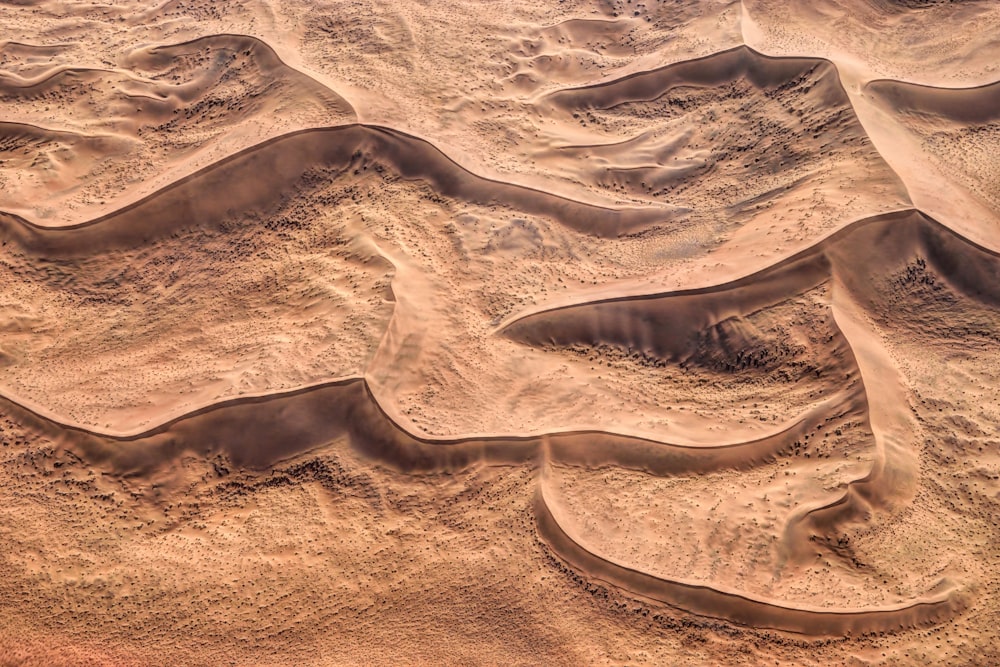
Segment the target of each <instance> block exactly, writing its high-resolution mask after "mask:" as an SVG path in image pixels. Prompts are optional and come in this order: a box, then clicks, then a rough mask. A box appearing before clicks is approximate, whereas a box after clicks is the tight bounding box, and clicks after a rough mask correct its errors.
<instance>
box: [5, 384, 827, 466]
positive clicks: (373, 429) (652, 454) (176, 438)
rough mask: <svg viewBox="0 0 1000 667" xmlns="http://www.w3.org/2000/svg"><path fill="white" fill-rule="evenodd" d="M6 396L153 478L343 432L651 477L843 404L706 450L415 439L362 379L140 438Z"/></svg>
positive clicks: (723, 462) (407, 456)
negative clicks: (179, 463)
mask: <svg viewBox="0 0 1000 667" xmlns="http://www.w3.org/2000/svg"><path fill="white" fill-rule="evenodd" d="M0 400H2V402H3V409H4V412H5V413H6V414H7V415H9V416H11V417H13V418H15V419H17V420H19V421H21V422H23V423H25V424H30V425H31V427H32V428H34V429H36V430H38V431H39V432H40V433H44V434H45V435H47V436H48V437H49V438H51V439H53V440H54V441H57V442H60V443H62V444H63V445H64V446H66V447H69V448H71V449H72V450H74V451H77V452H79V454H80V455H81V456H84V457H86V459H87V460H90V461H93V462H94V463H96V464H100V465H102V466H107V467H108V468H109V469H111V470H113V471H114V472H115V473H116V474H121V475H149V474H152V473H154V472H155V471H157V470H158V469H160V468H162V467H164V466H167V465H169V464H170V462H172V461H175V460H176V459H177V458H178V457H180V456H181V455H183V454H185V453H188V454H194V455H197V456H200V457H206V458H208V457H211V456H214V455H218V454H223V455H225V457H226V458H227V459H229V460H230V461H232V462H233V463H234V464H235V465H237V466H245V467H249V468H253V469H266V468H268V467H271V466H274V465H276V464H277V463H279V462H281V461H284V460H286V459H289V458H293V457H294V456H295V455H296V454H300V453H302V452H306V451H309V450H314V449H316V448H319V447H323V446H325V445H327V444H329V443H333V442H336V441H338V440H340V439H341V438H344V437H346V438H347V439H348V441H349V442H350V444H351V446H352V447H354V448H355V449H356V450H358V451H359V452H360V453H362V454H364V455H365V456H367V457H370V458H372V459H374V460H377V461H379V462H381V463H383V464H385V465H388V466H390V467H392V468H394V469H397V470H400V471H404V472H410V473H427V472H439V471H448V472H456V471H462V470H465V469H468V468H470V467H471V466H474V465H477V464H488V465H509V464H514V463H525V462H530V461H533V460H538V459H539V458H540V457H542V456H543V452H544V455H545V458H546V459H547V460H552V461H555V462H558V463H561V464H571V465H584V466H597V467H600V466H608V465H614V466H620V467H627V468H632V469H637V470H643V471H645V472H648V473H650V474H655V475H676V474H686V473H696V472H702V473H703V472H709V471H712V470H718V469H722V468H743V467H747V466H752V465H754V464H755V463H760V462H764V461H768V460H773V459H774V458H775V457H777V456H780V455H782V454H784V453H787V452H788V451H789V450H790V449H791V448H792V447H793V445H794V443H795V441H796V440H797V439H800V438H801V437H802V436H803V434H805V433H806V432H807V431H809V430H810V429H813V428H815V426H816V424H818V423H820V422H821V421H823V420H824V419H825V418H826V417H827V416H828V415H829V414H830V413H831V412H833V411H835V410H836V409H837V408H838V406H837V403H836V402H834V401H830V402H828V403H825V404H822V405H818V406H817V407H816V408H815V409H813V410H811V411H810V412H809V413H808V414H805V415H802V416H801V417H798V418H797V419H795V420H794V421H793V423H792V424H791V425H789V426H787V427H786V428H783V429H781V430H779V431H777V432H775V433H773V434H771V435H768V436H766V437H763V438H760V439H757V440H752V441H748V442H737V443H728V444H726V443H724V444H717V445H713V446H704V445H696V444H675V443H668V442H659V441H654V440H649V439H646V438H640V437H635V436H630V435H626V434H617V433H610V432H602V431H589V430H563V431H556V432H552V433H542V434H536V435H520V434H511V435H500V434H498V435H489V436H467V437H457V438H426V437H418V436H414V435H411V434H409V433H407V432H406V430H405V429H403V428H402V427H401V426H400V425H399V424H397V423H395V422H394V421H393V420H392V418H391V417H389V416H388V415H387V414H385V412H384V411H382V409H381V408H380V407H379V404H378V402H377V401H376V400H375V398H374V396H373V395H372V393H371V391H370V390H369V388H368V385H367V383H366V382H365V380H364V379H363V378H360V377H359V378H345V379H342V380H335V381H331V382H324V383H321V384H318V385H313V386H309V387H303V388H301V389H296V390H292V391H288V392H283V393H280V394H274V393H270V394H264V395H257V396H242V397H240V398H235V399H229V400H226V401H221V402H218V403H213V404H211V405H207V406H205V407H202V408H199V409H197V410H194V411H192V412H189V413H187V414H185V415H182V416H180V417H176V418H174V419H172V420H170V421H168V422H166V423H164V424H161V425H159V426H155V427H153V428H151V429H148V430H146V431H143V432H141V433H134V434H109V433H103V432H100V431H97V430H93V429H88V428H85V427H83V426H80V425H74V424H65V423H62V422H60V421H58V420H56V419H54V418H52V417H49V416H46V415H45V414H44V413H43V412H42V411H40V410H38V409H32V408H31V407H28V406H27V405H25V404H22V403H19V402H17V401H15V400H13V399H10V398H6V397H4V398H2V399H0ZM839 400H840V401H843V400H844V399H843V398H841V399H839Z"/></svg>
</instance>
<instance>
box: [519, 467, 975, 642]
mask: <svg viewBox="0 0 1000 667" xmlns="http://www.w3.org/2000/svg"><path fill="white" fill-rule="evenodd" d="M543 487H544V485H540V486H539V492H538V493H537V494H536V496H535V504H534V506H535V513H536V516H537V517H538V529H539V533H540V535H541V537H542V539H543V540H544V541H545V542H546V543H547V544H548V545H549V546H550V548H552V550H553V551H555V552H556V553H558V554H559V556H560V557H561V558H563V559H565V560H566V562H568V563H570V564H571V565H572V566H573V567H575V568H577V569H579V570H581V571H583V572H586V573H587V575H588V576H590V577H592V578H594V579H596V580H599V581H605V582H607V583H610V584H612V585H615V586H620V587H622V588H626V589H628V590H630V591H633V592H634V593H636V594H638V595H641V596H643V597H645V598H649V599H651V600H656V601H657V602H661V603H664V604H667V605H670V606H675V607H679V608H680V609H684V610H685V611H690V612H693V613H696V614H701V615H703V616H709V617H714V618H721V619H725V620H728V621H734V622H736V623H743V624H746V625H753V626H755V627H760V628H767V629H771V630H781V631H784V632H793V633H798V634H804V635H811V636H824V635H851V634H857V633H868V632H886V631H893V630H900V629H905V628H912V627H916V626H920V625H927V624H932V623H936V622H939V621H941V620H944V619H947V618H949V617H951V616H953V615H954V614H956V613H959V612H960V611H961V610H962V609H963V608H964V607H965V605H966V604H967V602H966V600H965V599H964V597H963V596H962V594H961V593H960V592H959V591H958V590H957V589H956V588H955V587H954V586H952V585H949V584H948V583H947V582H943V584H942V586H941V587H940V588H941V590H938V591H935V592H933V593H930V594H928V595H925V596H922V597H920V598H918V599H916V600H913V601H911V602H907V603H904V604H899V605H893V606H890V607H882V608H872V609H837V608H823V607H809V606H807V605H789V604H784V603H782V602H779V601H775V600H764V599H757V598H752V597H748V596H746V595H742V594H740V593H738V592H735V591H727V590H722V589H718V588H714V587H712V586H706V585H704V584H699V583H694V582H689V581H681V580H669V579H662V578H658V577H654V576H652V575H649V574H646V573H644V572H640V571H637V570H634V569H631V568H628V567H625V566H623V565H620V564H618V563H615V562H612V561H610V560H607V559H604V558H602V557H601V556H600V555H598V554H596V553H594V552H593V551H591V550H588V549H587V548H586V547H584V546H583V545H581V544H579V543H578V542H577V541H575V540H574V539H573V537H572V536H571V535H569V534H568V533H566V532H565V531H564V530H563V528H562V527H561V526H560V525H559V521H558V520H557V519H556V517H555V515H554V513H553V508H552V506H551V505H550V504H549V502H548V501H547V500H546V498H545V493H544V491H542V489H543Z"/></svg>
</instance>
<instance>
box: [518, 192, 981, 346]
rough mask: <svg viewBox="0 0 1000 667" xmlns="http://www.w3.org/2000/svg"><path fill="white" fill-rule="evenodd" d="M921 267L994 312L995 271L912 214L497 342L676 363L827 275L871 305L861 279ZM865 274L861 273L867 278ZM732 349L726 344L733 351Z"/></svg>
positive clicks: (549, 317)
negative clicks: (739, 272)
mask: <svg viewBox="0 0 1000 667" xmlns="http://www.w3.org/2000/svg"><path fill="white" fill-rule="evenodd" d="M918 257H924V258H926V260H927V261H929V262H932V263H933V264H934V265H935V266H936V267H937V268H938V269H939V270H940V271H941V272H942V273H943V274H944V275H945V276H947V279H948V280H949V281H950V282H951V283H952V284H954V285H955V286H956V287H958V288H959V289H961V290H962V291H964V292H967V293H969V294H971V295H975V297H976V298H979V299H983V300H986V301H987V302H990V303H995V300H996V299H997V298H998V294H997V291H996V290H995V289H994V288H993V286H995V285H996V284H997V278H998V276H1000V274H998V273H997V272H998V271H1000V263H998V262H997V261H996V256H995V255H994V254H993V253H991V252H990V251H988V250H986V249H984V248H981V247H979V246H977V245H975V244H973V243H971V242H970V241H968V240H966V239H964V238H962V237H959V236H957V235H956V234H954V233H953V232H951V231H950V230H948V229H947V228H945V227H942V226H941V225H940V224H939V223H937V222H934V221H932V220H930V219H928V218H926V217H925V216H923V215H922V214H920V213H918V212H915V211H903V212H899V213H893V214H888V215H884V216H879V217H877V218H873V219H868V220H863V221H859V222H857V223H854V224H853V225H851V226H849V227H847V228H845V229H843V230H841V231H839V232H837V233H835V234H834V235H832V236H831V237H829V238H827V239H826V240H824V241H822V242H820V243H819V244H817V245H816V246H813V247H812V248H809V249H807V250H805V251H803V252H801V253H798V254H796V255H794V256H792V257H789V258H787V259H785V260H783V261H781V262H778V263H776V264H774V265H773V266H771V267H769V268H767V269H765V270H763V271H761V272H759V273H756V274H754V275H751V276H748V277H745V278H741V279H739V280H736V281H733V282H730V283H726V284H724V285H719V286H713V287H707V288H703V289H692V290H683V291H678V292H670V293H667V294H661V295H657V294H652V295H644V296H637V297H622V298H611V299H606V300H602V301H595V302H591V303H582V304H578V305H574V306H562V307H559V308H556V309H553V310H549V311H545V310H542V311H541V312H537V313H534V314H530V315H526V316H523V317H520V318H517V319H514V320H513V321H511V322H509V323H507V324H506V325H505V326H504V327H503V328H502V330H501V331H502V333H503V335H505V336H508V337H510V338H513V339H515V340H519V341H522V342H524V343H527V344H531V345H536V346H548V345H556V346H565V345H571V344H575V343H579V344H586V345H599V344H602V343H607V344H612V345H615V346H622V347H627V348H630V349H636V350H640V351H644V352H646V353H649V354H651V355H654V356H659V357H663V358H667V359H671V360H675V361H678V360H682V359H684V358H685V356H686V355H687V354H690V352H691V351H692V348H691V346H692V344H693V343H694V342H695V340H696V334H697V333H698V332H699V331H701V330H703V329H705V328H707V327H710V326H713V325H715V324H718V323H719V322H722V321H724V320H726V319H727V318H730V317H734V316H740V315H744V314H747V313H749V312H753V311H754V310H757V309H760V308H762V307H764V306H765V305H767V304H770V303H774V302H775V301H777V300H778V299H780V298H782V297H784V296H788V295H795V294H799V293H801V292H803V291H805V290H808V289H809V288H811V287H813V286H814V285H816V284H818V283H819V282H821V281H823V280H825V279H827V278H829V277H830V276H831V275H832V274H836V276H837V277H838V279H840V280H842V281H843V282H844V283H845V284H846V285H847V286H848V287H850V288H851V289H852V292H856V294H857V298H860V299H863V300H865V301H866V302H867V304H866V305H869V306H873V305H874V304H875V303H876V302H877V301H878V299H879V296H880V295H878V294H877V293H874V292H873V291H872V288H871V284H872V283H871V282H870V280H871V278H870V275H869V274H868V272H869V271H872V270H878V269H880V268H884V267H885V266H886V265H887V263H889V262H895V261H902V262H904V263H905V262H906V261H910V260H915V259H916V258H918ZM869 267H870V268H869ZM741 344H742V342H741V341H734V343H733V346H734V347H735V348H739V347H740V346H741Z"/></svg>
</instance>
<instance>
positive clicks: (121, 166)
mask: <svg viewBox="0 0 1000 667" xmlns="http://www.w3.org/2000/svg"><path fill="white" fill-rule="evenodd" d="M8 48H9V45H8ZM115 56H116V60H118V66H117V67H112V66H110V65H111V63H108V65H109V66H108V67H106V68H96V67H94V68H78V67H72V66H69V65H65V64H52V65H49V67H48V69H45V70H44V71H40V72H39V71H36V69H37V68H27V71H26V72H25V71H23V70H24V68H18V69H15V70H14V71H7V72H5V73H0V101H3V102H5V103H6V104H7V106H8V107H14V108H15V109H16V112H15V114H14V115H8V116H7V118H8V119H12V120H13V119H23V122H24V123H31V124H34V123H38V124H40V125H41V126H42V127H44V128H46V129H44V130H43V129H41V128H38V129H36V130H35V133H36V134H37V133H39V132H48V133H49V134H54V135H55V137H54V138H53V139H50V140H49V142H48V143H39V142H34V143H31V142H21V143H20V144H19V145H18V147H17V148H18V150H19V153H20V155H19V158H20V159H19V160H18V161H17V162H14V163H11V162H5V164H4V166H5V167H6V168H7V169H8V172H7V174H6V176H5V182H6V184H7V187H6V188H5V191H4V193H3V197H2V198H0V209H3V210H6V211H10V212H14V213H20V214H23V215H25V216H27V217H30V218H32V219H34V220H37V221H38V222H39V223H41V224H46V225H53V226H54V225H64V224H67V223H79V222H83V221H84V220H86V219H88V218H89V217H93V216H94V215H95V214H98V213H101V212H104V211H110V210H114V209H115V208H117V207H120V206H123V205H125V204H128V203H130V201H133V200H135V199H138V197H140V196H142V195H145V194H148V193H149V192H150V191H151V190H152V189H154V188H156V187H162V186H164V185H166V184H168V183H170V182H171V181H175V180H178V179H180V178H182V177H183V176H185V175H187V174H188V173H190V172H191V171H193V170H195V169H197V168H199V167H202V166H205V165H207V164H209V163H211V162H212V161H213V160H218V159H220V158H222V157H225V156H227V155H229V154H231V153H234V152H236V151H238V150H240V149H243V148H246V147H248V146H251V145H253V144H256V143H259V142H260V141H262V140H264V139H267V138H269V137H273V136H275V135H277V134H281V133H284V132H288V131H291V130H295V129H300V128H303V127H310V126H316V125H331V124H335V123H339V122H350V121H351V120H353V119H354V117H355V115H354V109H353V108H352V107H351V105H350V104H349V103H348V102H347V101H346V100H344V99H343V98H342V97H341V96H340V95H338V94H337V93H335V92H334V91H331V90H329V89H328V88H326V87H324V86H322V85H320V84H319V83H317V82H316V81H314V80H313V79H310V78H309V77H308V76H306V75H304V74H302V73H300V72H298V71H297V70H294V69H292V68H290V67H288V66H287V65H285V64H284V63H283V62H282V61H281V60H280V59H279V58H278V56H277V54H276V53H275V52H274V51H273V50H272V49H271V48H270V47H269V46H268V45H267V44H265V43H263V42H261V41H260V40H258V39H255V38H252V37H246V36H241V35H213V36H208V37H203V38H201V39H196V40H193V41H190V42H186V43H183V44H165V45H156V46H144V47H140V48H136V49H133V50H131V51H129V52H127V53H123V54H115ZM67 133H68V134H67ZM22 134H23V133H22ZM73 134H83V135H85V136H86V137H87V139H88V140H89V141H87V142H85V143H83V144H82V145H80V144H81V142H80V141H67V140H62V141H60V140H59V137H60V136H66V137H69V136H72V135H73ZM52 144H54V146H53V145H52ZM25 160H27V162H25ZM11 169H16V170H17V171H16V177H14V178H13V179H12V175H13V173H12V171H10V170H11ZM25 181H27V182H25ZM43 192H44V195H43V194H42V193H43Z"/></svg>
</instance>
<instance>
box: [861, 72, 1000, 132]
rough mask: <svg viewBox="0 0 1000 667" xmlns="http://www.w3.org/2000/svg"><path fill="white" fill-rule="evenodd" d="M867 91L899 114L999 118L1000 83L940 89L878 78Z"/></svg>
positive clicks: (979, 120) (972, 119) (965, 120)
mask: <svg viewBox="0 0 1000 667" xmlns="http://www.w3.org/2000/svg"><path fill="white" fill-rule="evenodd" d="M865 91H866V92H868V93H870V94H872V95H873V96H874V97H875V99H876V100H877V101H878V103H879V104H881V105H883V106H884V107H885V108H887V109H891V110H892V111H893V112H896V113H907V114H920V115H925V116H937V117H939V118H940V119H942V120H950V121H956V122H960V123H970V124H976V123H985V122H988V121H991V120H997V119H998V118H1000V82H996V83H989V84H985V85H982V86H976V87H975V88H940V87H935V86H921V85H918V84H914V83H906V82H903V81H894V80H892V79H879V80H876V81H870V82H869V83H868V84H866V85H865Z"/></svg>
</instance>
